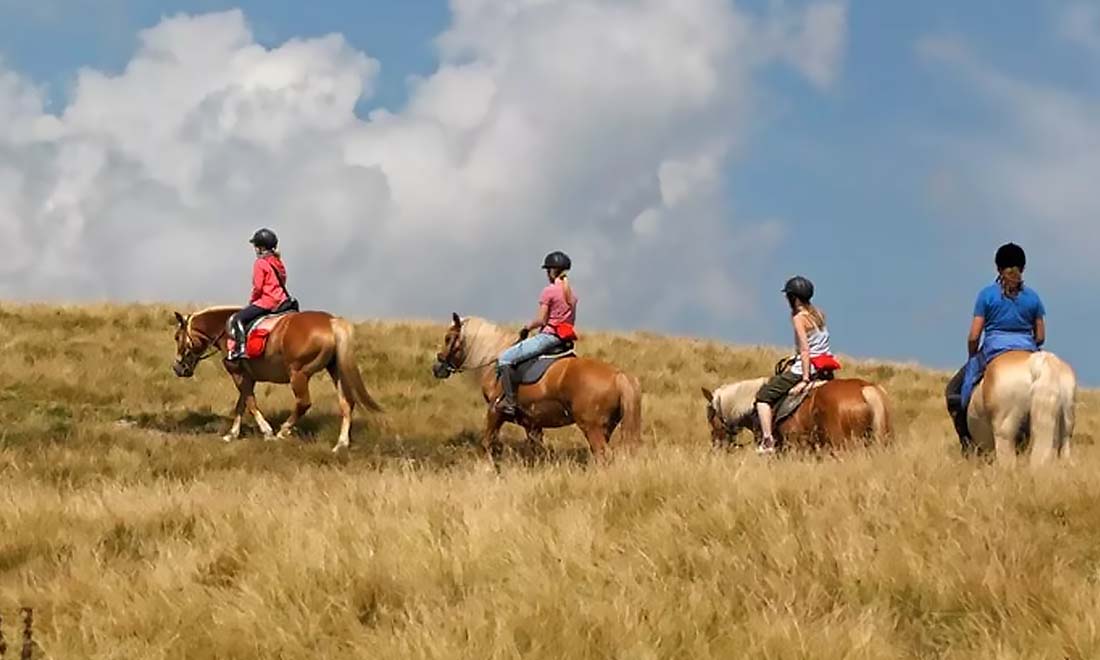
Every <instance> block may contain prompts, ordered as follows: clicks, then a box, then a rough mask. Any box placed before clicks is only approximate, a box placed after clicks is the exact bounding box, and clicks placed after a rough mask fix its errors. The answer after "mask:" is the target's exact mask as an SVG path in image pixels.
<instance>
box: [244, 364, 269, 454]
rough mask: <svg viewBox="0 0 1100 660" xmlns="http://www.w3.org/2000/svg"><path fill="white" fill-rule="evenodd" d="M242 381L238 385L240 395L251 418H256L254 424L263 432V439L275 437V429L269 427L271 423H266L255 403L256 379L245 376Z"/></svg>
mask: <svg viewBox="0 0 1100 660" xmlns="http://www.w3.org/2000/svg"><path fill="white" fill-rule="evenodd" d="M241 379H242V382H241V384H240V385H238V387H239V388H241V397H242V398H243V399H244V405H245V408H246V409H247V410H248V413H249V414H250V415H252V419H254V420H256V426H258V427H259V428H260V433H262V434H263V436H264V440H272V439H274V438H275V430H274V429H273V428H271V424H268V422H267V420H266V419H264V416H263V414H261V413H260V407H259V406H258V405H256V381H254V380H252V379H251V378H249V377H247V376H242V377H241ZM237 421H238V422H239V421H240V413H237Z"/></svg>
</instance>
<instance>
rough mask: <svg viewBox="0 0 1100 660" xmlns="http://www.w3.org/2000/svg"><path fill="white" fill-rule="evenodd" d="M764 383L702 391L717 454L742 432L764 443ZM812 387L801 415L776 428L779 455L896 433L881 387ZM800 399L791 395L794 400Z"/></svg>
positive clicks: (832, 383)
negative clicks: (760, 410) (760, 398)
mask: <svg viewBox="0 0 1100 660" xmlns="http://www.w3.org/2000/svg"><path fill="white" fill-rule="evenodd" d="M765 382H767V379H766V378H755V379H752V380H744V381H739V382H736V383H730V384H728V385H723V386H722V387H719V388H718V389H716V390H715V391H714V392H711V391H710V390H708V389H707V388H705V387H704V388H702V391H703V398H705V399H706V401H707V424H708V425H709V426H710V432H711V441H712V443H713V444H714V446H715V448H720V447H722V446H723V445H730V444H733V442H734V439H735V437H736V436H737V434H738V433H740V432H741V431H742V430H744V429H751V430H752V432H753V436H754V438H755V439H756V440H757V442H759V441H760V422H759V419H758V418H757V416H756V392H757V391H758V390H759V389H760V387H761V386H762V385H763V384H764V383H765ZM798 387H801V386H798ZM812 387H813V389H811V390H810V391H809V392H808V393H806V398H805V399H804V400H803V401H802V403H801V405H799V407H798V409H797V410H795V411H794V412H793V413H792V414H791V415H790V416H788V417H786V418H785V419H783V420H781V421H779V423H778V424H776V425H775V436H776V440H778V441H779V448H780V449H781V450H786V449H790V448H791V447H794V446H801V447H803V448H810V449H815V450H816V449H822V448H824V447H828V448H829V449H830V450H834V449H840V448H844V447H847V446H850V445H851V444H852V441H853V440H855V439H857V438H858V439H863V440H864V441H865V442H866V441H871V440H885V439H886V438H888V437H889V436H890V434H891V433H892V428H891V423H890V407H889V398H888V397H887V395H886V391H885V390H883V389H882V388H881V387H880V386H878V385H875V384H874V383H869V382H867V381H865V380H860V379H858V378H838V379H835V380H828V381H824V383H823V384H820V385H818V384H816V383H815V384H814V385H813V386H812ZM798 393H799V392H798V391H797V390H793V391H792V393H791V394H792V395H798Z"/></svg>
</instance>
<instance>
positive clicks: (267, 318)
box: [247, 312, 292, 335]
mask: <svg viewBox="0 0 1100 660" xmlns="http://www.w3.org/2000/svg"><path fill="white" fill-rule="evenodd" d="M291 313H292V312H282V313H281V314H266V315H264V316H261V317H260V318H258V319H256V320H255V321H254V322H253V323H252V325H250V326H249V327H248V331H247V332H248V334H249V335H251V334H252V333H253V332H263V333H265V334H266V333H270V332H271V331H272V330H274V329H275V324H276V323H278V322H279V319H281V318H283V317H284V316H286V315H287V314H291Z"/></svg>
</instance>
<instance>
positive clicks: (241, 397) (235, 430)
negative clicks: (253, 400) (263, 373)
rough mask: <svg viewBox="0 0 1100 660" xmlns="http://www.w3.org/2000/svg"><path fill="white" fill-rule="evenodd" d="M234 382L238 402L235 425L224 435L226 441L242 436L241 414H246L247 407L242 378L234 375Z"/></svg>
mask: <svg viewBox="0 0 1100 660" xmlns="http://www.w3.org/2000/svg"><path fill="white" fill-rule="evenodd" d="M233 382H234V384H235V385H236V386H237V403H236V405H234V406H233V426H231V427H229V432H228V433H226V434H225V435H223V436H222V440H224V441H225V442H233V441H234V440H236V439H237V438H239V437H241V416H242V415H244V409H245V399H246V397H245V393H244V389H243V388H242V379H241V378H240V377H239V376H234V377H233Z"/></svg>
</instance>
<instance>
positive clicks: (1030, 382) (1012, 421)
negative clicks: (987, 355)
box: [967, 351, 1077, 466]
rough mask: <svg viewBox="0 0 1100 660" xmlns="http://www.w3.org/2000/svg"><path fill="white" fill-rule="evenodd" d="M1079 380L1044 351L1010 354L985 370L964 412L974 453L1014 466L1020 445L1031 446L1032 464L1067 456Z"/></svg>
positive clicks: (1002, 355)
mask: <svg viewBox="0 0 1100 660" xmlns="http://www.w3.org/2000/svg"><path fill="white" fill-rule="evenodd" d="M1076 395H1077V378H1076V376H1074V374H1073V369H1072V368H1070V366H1069V365H1068V364H1066V363H1065V362H1063V361H1062V360H1061V359H1060V358H1058V356H1056V355H1055V354H1053V353H1050V352H1047V351H1038V352H1035V353H1029V352H1027V351H1009V352H1007V353H1002V354H1001V355H999V356H997V357H996V358H994V359H993V360H992V361H991V362H990V363H989V366H987V367H986V369H985V375H984V376H983V377H982V380H981V382H980V383H978V386H977V387H975V388H974V394H973V395H972V396H971V397H970V405H969V407H968V408H967V423H968V425H969V426H970V436H971V441H972V443H973V445H972V446H973V448H974V450H975V451H977V452H979V453H986V454H987V453H989V452H990V451H992V450H993V449H994V448H996V451H997V463H999V464H1000V465H1013V464H1015V462H1016V451H1017V447H1018V446H1023V445H1025V444H1026V443H1027V442H1028V441H1030V444H1031V465H1033V466H1037V465H1042V464H1044V463H1046V462H1047V461H1048V460H1050V457H1051V454H1052V453H1053V454H1055V455H1057V456H1058V457H1069V440H1070V437H1071V436H1072V435H1073V426H1074V400H1075V398H1076Z"/></svg>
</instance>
